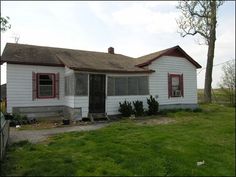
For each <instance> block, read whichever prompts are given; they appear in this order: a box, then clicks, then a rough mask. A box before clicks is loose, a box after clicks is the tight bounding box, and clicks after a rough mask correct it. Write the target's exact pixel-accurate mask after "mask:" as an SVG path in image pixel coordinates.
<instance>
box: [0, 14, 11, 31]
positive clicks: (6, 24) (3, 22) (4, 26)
mask: <svg viewBox="0 0 236 177" xmlns="http://www.w3.org/2000/svg"><path fill="white" fill-rule="evenodd" d="M9 20H10V18H9V17H8V16H6V17H1V32H2V31H3V32H5V31H7V30H8V29H10V28H11V25H10V24H9Z"/></svg>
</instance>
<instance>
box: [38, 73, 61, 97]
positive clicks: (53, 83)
mask: <svg viewBox="0 0 236 177" xmlns="http://www.w3.org/2000/svg"><path fill="white" fill-rule="evenodd" d="M41 75H52V76H53V80H52V85H53V89H52V93H53V94H52V96H40V95H39V76H41ZM55 79H56V76H55V74H54V73H37V74H36V88H37V89H36V93H37V94H36V95H37V98H39V99H47V98H56V90H55V89H56V82H55Z"/></svg>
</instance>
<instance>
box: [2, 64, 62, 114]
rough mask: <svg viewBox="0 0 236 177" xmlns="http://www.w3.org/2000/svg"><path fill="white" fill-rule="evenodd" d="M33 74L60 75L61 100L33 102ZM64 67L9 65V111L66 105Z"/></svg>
mask: <svg viewBox="0 0 236 177" xmlns="http://www.w3.org/2000/svg"><path fill="white" fill-rule="evenodd" d="M32 72H35V73H55V74H56V73H59V75H60V80H59V84H60V86H59V99H57V98H53V99H35V100H32ZM64 73H65V69H64V67H50V66H35V65H17V64H7V111H8V112H10V113H11V112H12V107H26V106H56V105H64Z"/></svg>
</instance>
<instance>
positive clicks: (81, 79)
mask: <svg viewBox="0 0 236 177" xmlns="http://www.w3.org/2000/svg"><path fill="white" fill-rule="evenodd" d="M75 83H76V84H75V95H79V96H87V95H88V74H84V73H76V74H75Z"/></svg>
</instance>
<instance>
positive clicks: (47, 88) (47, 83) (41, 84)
mask: <svg viewBox="0 0 236 177" xmlns="http://www.w3.org/2000/svg"><path fill="white" fill-rule="evenodd" d="M55 97H56V94H55V74H42V73H37V98H55Z"/></svg>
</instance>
